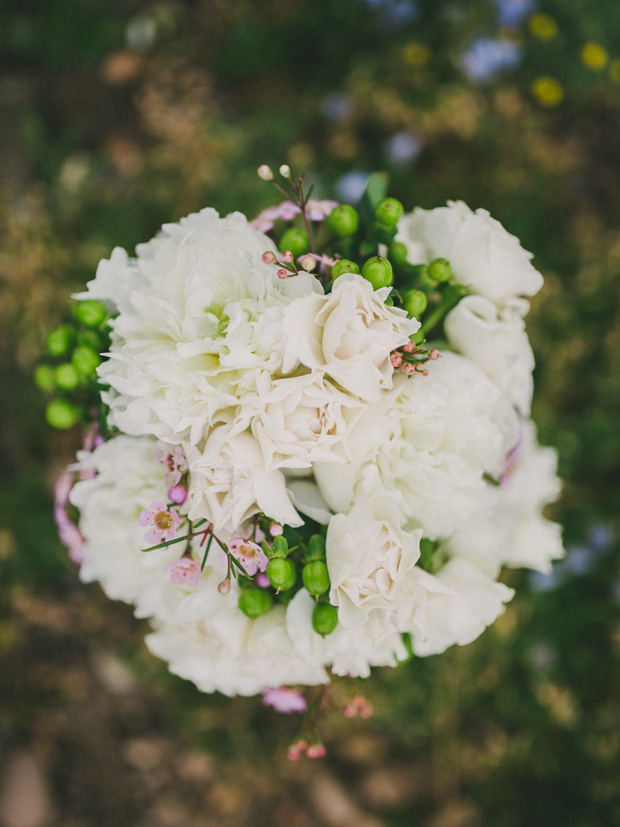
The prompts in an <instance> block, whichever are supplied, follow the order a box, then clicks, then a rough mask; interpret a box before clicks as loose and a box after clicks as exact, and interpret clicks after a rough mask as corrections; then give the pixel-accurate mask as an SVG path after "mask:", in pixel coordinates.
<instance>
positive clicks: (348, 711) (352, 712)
mask: <svg viewBox="0 0 620 827" xmlns="http://www.w3.org/2000/svg"><path fill="white" fill-rule="evenodd" d="M356 716H357V707H355V706H353V704H347V705H346V706H345V708H344V717H345V718H355V717H356Z"/></svg>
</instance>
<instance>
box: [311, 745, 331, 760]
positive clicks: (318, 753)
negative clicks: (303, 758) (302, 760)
mask: <svg viewBox="0 0 620 827" xmlns="http://www.w3.org/2000/svg"><path fill="white" fill-rule="evenodd" d="M325 752H326V750H325V747H324V746H323V744H310V746H309V747H308V749H307V750H306V755H307V756H308V758H323V757H324V756H325Z"/></svg>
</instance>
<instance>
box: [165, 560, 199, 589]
mask: <svg viewBox="0 0 620 827" xmlns="http://www.w3.org/2000/svg"><path fill="white" fill-rule="evenodd" d="M164 571H165V572H166V574H167V573H168V572H170V579H171V580H172V582H173V583H177V584H178V585H179V586H184V585H186V586H198V585H199V584H200V566H199V565H198V563H197V562H196V561H195V560H192V559H191V558H190V557H181V559H180V560H174V561H173V562H171V563H168V565H167V566H166V567H165V569H164Z"/></svg>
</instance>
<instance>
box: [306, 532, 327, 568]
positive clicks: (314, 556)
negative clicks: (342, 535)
mask: <svg viewBox="0 0 620 827" xmlns="http://www.w3.org/2000/svg"><path fill="white" fill-rule="evenodd" d="M305 559H306V562H311V561H312V560H325V537H323V535H322V534H313V535H312V537H310V540H309V541H308V550H307V551H306V556H305Z"/></svg>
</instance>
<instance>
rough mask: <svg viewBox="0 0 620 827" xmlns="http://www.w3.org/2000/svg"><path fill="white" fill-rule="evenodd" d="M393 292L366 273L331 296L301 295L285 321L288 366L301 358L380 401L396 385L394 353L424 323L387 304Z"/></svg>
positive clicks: (339, 282) (344, 281)
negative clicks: (375, 284)
mask: <svg viewBox="0 0 620 827" xmlns="http://www.w3.org/2000/svg"><path fill="white" fill-rule="evenodd" d="M389 292H390V288H389V287H383V288H381V289H380V290H374V289H373V287H372V285H371V284H370V282H369V281H367V280H366V279H364V278H362V276H360V275H355V274H345V275H342V276H340V277H339V278H338V279H336V281H335V283H334V287H333V289H332V292H331V293H330V294H329V295H327V296H319V295H316V294H311V295H308V296H305V297H304V298H301V299H298V300H297V301H296V302H295V303H294V304H293V305H291V306H290V307H289V309H288V311H287V314H286V317H285V319H284V323H283V324H284V330H285V333H286V335H287V340H288V348H287V358H286V360H285V365H284V370H285V371H286V372H289V371H290V370H291V369H292V368H293V367H294V364H295V362H296V361H299V362H301V364H302V365H305V366H306V367H308V368H310V369H312V370H321V371H323V372H325V373H326V374H327V375H328V376H330V377H331V378H332V379H333V380H334V381H336V382H338V384H339V385H340V386H341V387H343V388H344V389H345V390H346V391H349V393H352V394H355V395H356V396H359V397H360V398H361V399H364V400H366V401H369V402H374V401H376V400H377V399H378V398H379V396H380V394H381V391H382V390H385V389H387V388H391V387H392V374H393V373H394V368H393V367H392V364H391V362H390V353H391V352H392V350H394V349H395V348H397V347H400V346H401V345H403V344H405V343H406V342H408V341H409V337H410V336H411V335H412V334H413V333H415V332H416V330H418V328H419V327H420V323H419V322H418V321H417V320H416V319H408V318H407V314H406V312H405V311H404V310H402V309H401V308H396V307H389V306H388V305H386V304H385V299H386V298H387V296H388V294H389Z"/></svg>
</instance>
